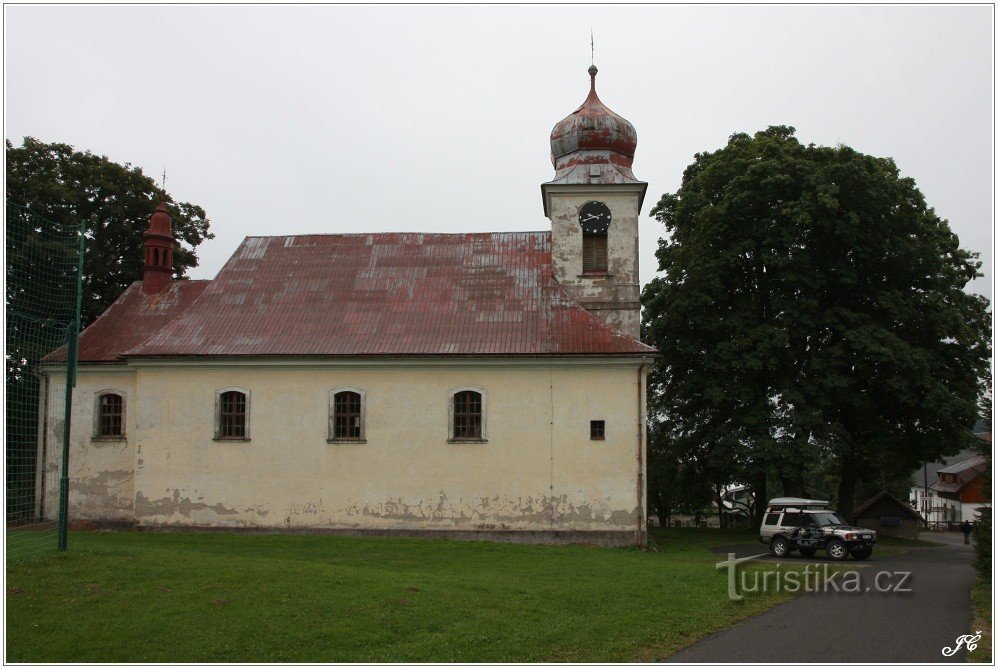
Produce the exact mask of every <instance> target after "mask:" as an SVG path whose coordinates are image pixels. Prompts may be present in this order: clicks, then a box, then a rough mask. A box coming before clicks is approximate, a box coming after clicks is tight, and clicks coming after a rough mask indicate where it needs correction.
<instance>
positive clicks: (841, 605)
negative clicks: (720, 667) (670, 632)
mask: <svg viewBox="0 0 998 669" xmlns="http://www.w3.org/2000/svg"><path fill="white" fill-rule="evenodd" d="M923 538H930V539H931V540H933V541H945V542H946V544H947V545H946V546H933V547H920V548H911V549H906V552H904V553H903V554H900V555H889V556H878V555H877V553H876V551H874V554H873V556H872V557H871V558H870V559H868V560H865V561H863V562H858V561H855V560H852V559H850V560H848V561H846V562H844V563H834V564H836V565H838V566H842V567H844V568H845V569H846V570H847V571H846V572H844V573H841V574H839V575H838V576H836V577H835V578H833V579H832V581H831V582H832V583H838V585H839V587H840V590H838V591H836V589H835V588H833V587H831V586H830V585H829V586H826V587H818V588H813V587H812V591H809V592H806V593H804V594H801V595H800V596H798V597H795V598H794V599H792V600H790V601H788V602H786V603H784V604H780V605H778V606H775V607H773V608H772V609H769V610H768V611H766V612H764V613H761V614H759V615H758V616H755V617H753V618H750V619H748V620H746V621H745V622H742V623H740V624H738V625H736V626H734V627H732V628H729V629H727V630H724V631H721V632H718V633H716V634H713V635H711V636H709V637H707V638H705V639H703V640H701V641H699V642H697V643H695V644H693V645H692V646H689V647H687V648H685V649H684V650H681V651H679V652H678V653H676V654H675V655H673V656H672V657H670V658H668V659H667V660H665V661H667V662H710V663H729V662H793V663H796V662H834V663H841V662H962V661H964V660H965V658H966V650H965V649H964V648H961V649H960V650H959V651H958V652H956V653H955V654H953V655H951V656H948V657H947V656H945V655H943V653H942V650H943V649H944V648H947V647H949V648H952V647H953V646H954V645H955V642H956V639H957V637H959V636H961V635H964V634H967V633H969V632H972V631H973V630H971V629H970V625H971V622H972V615H971V608H970V589H971V587H972V586H973V584H974V579H975V572H974V569H973V566H972V562H973V560H974V552H973V547H972V546H964V545H963V536H962V535H960V534H957V533H932V535H930V536H926V535H923ZM765 548H766V547H765V546H763V545H762V544H756V545H740V546H726V547H721V548H719V549H717V550H716V551H715V552H718V553H719V555H718V560H719V561H721V560H724V559H725V558H726V557H727V554H728V553H735V554H736V555H738V556H739V557H747V556H750V555H756V554H758V553H762V552H763V551H764V550H765ZM794 555H795V557H793V558H788V559H786V560H782V561H780V562H781V563H783V564H789V563H794V565H795V566H801V565H804V564H811V565H814V566H813V569H816V570H818V569H822V568H823V567H822V565H823V563H825V562H826V561H825V560H821V559H817V558H820V557H822V555H823V553H819V555H818V556H817V558H816V559H813V560H806V559H804V558H801V557H799V556H796V555H797V554H794ZM761 560H763V561H766V562H768V563H772V562H775V559H772V558H768V557H764V558H761ZM829 564H831V563H829ZM905 573H908V576H904V574H905ZM815 580H817V579H815ZM747 584H748V586H749V587H750V588H751V587H753V585H754V583H753V581H752V580H751V579H750V580H749V581H748V582H747ZM812 585H813V583H812ZM846 588H848V591H846V590H845V589H846ZM748 596H751V595H748Z"/></svg>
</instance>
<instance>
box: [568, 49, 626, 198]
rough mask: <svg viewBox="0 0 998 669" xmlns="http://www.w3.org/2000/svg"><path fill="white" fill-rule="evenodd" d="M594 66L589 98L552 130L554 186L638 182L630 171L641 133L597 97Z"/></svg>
mask: <svg viewBox="0 0 998 669" xmlns="http://www.w3.org/2000/svg"><path fill="white" fill-rule="evenodd" d="M597 72H598V70H597V69H596V66H595V65H592V66H590V68H589V78H590V88H589V97H587V98H586V101H585V102H583V103H582V106H580V107H579V108H578V109H576V110H575V111H574V112H572V113H571V114H569V115H568V116H567V117H566V118H565V119H563V120H561V121H559V122H558V124H557V125H555V127H554V130H552V131H551V162H552V163H553V164H554V169H555V172H556V174H555V178H554V181H553V182H551V183H604V184H609V183H638V181H637V179H636V178H635V177H634V174H633V172H631V164H632V163H633V162H634V150H635V149H636V148H637V145H638V133H637V132H636V131H635V130H634V126H633V125H631V122H630V121H628V120H627V119H625V118H624V117H623V116H620V115H619V114H616V113H614V112H613V111H611V110H610V108H609V107H607V106H606V105H604V104H603V103H602V102H601V101H600V99H599V96H597V95H596V73H597Z"/></svg>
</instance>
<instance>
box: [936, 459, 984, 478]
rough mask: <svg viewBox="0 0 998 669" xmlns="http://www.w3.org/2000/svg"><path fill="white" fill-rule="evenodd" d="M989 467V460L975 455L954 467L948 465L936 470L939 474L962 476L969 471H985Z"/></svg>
mask: <svg viewBox="0 0 998 669" xmlns="http://www.w3.org/2000/svg"><path fill="white" fill-rule="evenodd" d="M987 466H988V459H987V458H986V457H985V456H983V455H975V456H973V457H970V458H967V459H966V460H961V461H960V462H957V463H955V464H952V465H947V466H946V467H942V468H940V469H937V470H936V473H937V474H961V473H963V472H966V471H968V470H971V469H973V470H975V471H983V470H984V469H986V468H987Z"/></svg>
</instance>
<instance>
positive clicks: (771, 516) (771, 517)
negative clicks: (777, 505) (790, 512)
mask: <svg viewBox="0 0 998 669" xmlns="http://www.w3.org/2000/svg"><path fill="white" fill-rule="evenodd" d="M779 521H780V514H778V513H767V514H766V521H765V522H764V523H763V524H764V525H776V523H778V522H779Z"/></svg>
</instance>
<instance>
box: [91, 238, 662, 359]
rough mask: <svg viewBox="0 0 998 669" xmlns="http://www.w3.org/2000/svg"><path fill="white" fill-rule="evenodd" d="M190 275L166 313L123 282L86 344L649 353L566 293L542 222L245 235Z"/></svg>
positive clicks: (217, 349)
mask: <svg viewBox="0 0 998 669" xmlns="http://www.w3.org/2000/svg"><path fill="white" fill-rule="evenodd" d="M183 283H189V284H192V285H193V284H194V282H178V283H176V284H174V286H173V287H171V289H170V290H171V291H173V290H178V289H177V286H179V285H182V284H183ZM197 283H198V284H203V286H201V287H200V290H199V291H198V293H199V294H198V295H197V296H196V299H193V300H192V301H190V302H189V303H187V304H186V305H185V304H182V302H184V298H186V297H189V296H193V293H187V292H184V291H183V290H182V289H180V292H179V293H178V294H177V295H176V297H175V298H174V303H175V304H176V307H175V308H174V310H173V311H171V312H169V317H166V318H163V317H162V316H163V315H164V314H165V313H166V312H165V310H163V309H161V311H155V310H154V309H151V305H152V303H151V302H147V300H148V298H145V297H144V296H141V295H136V294H135V293H136V292H138V293H140V291H139V289H138V287H137V286H136V285H133V286H132V287H131V288H129V290H128V291H126V294H125V295H123V296H122V297H121V298H120V299H119V300H118V302H116V303H115V304H114V305H113V306H112V308H111V309H109V310H108V312H107V313H106V314H105V315H104V316H102V317H101V319H98V321H95V323H94V324H93V325H91V327H90V328H88V329H87V332H86V333H85V338H87V340H88V347H92V349H93V350H96V351H100V354H101V356H103V357H101V358H100V359H108V358H110V359H114V356H242V355H253V356H283V355H319V356H327V355H334V356H340V355H406V356H408V355H544V354H553V355H592V354H600V355H640V354H650V353H654V352H655V349H653V348H652V347H650V346H646V345H645V344H642V343H641V342H639V341H637V340H635V339H632V338H631V337H628V336H627V335H624V334H622V333H621V332H619V331H617V330H615V329H614V328H612V327H610V326H608V325H606V324H605V323H604V322H603V321H601V320H600V319H599V318H598V317H597V316H595V315H593V314H591V313H590V312H588V311H586V310H585V309H583V308H582V307H581V306H580V305H579V304H578V303H576V302H575V301H573V300H572V299H571V298H569V297H568V296H567V294H566V293H565V291H564V290H563V289H562V287H561V286H560V284H558V282H557V281H556V280H555V279H554V278H553V276H552V273H551V235H550V233H549V232H509V233H467V234H416V233H377V234H353V235H300V236H275V237H247V238H246V239H245V240H244V241H243V242H242V244H241V245H240V246H239V248H238V249H237V250H236V252H235V253H234V254H233V255H232V257H231V258H230V259H229V260H228V262H227V263H226V264H225V266H224V267H223V268H222V270H221V271H220V272H219V274H218V276H217V277H216V278H215V279H214V280H212V281H210V282H197ZM168 301H169V300H164V303H165V302H168ZM162 306H163V305H161V307H162ZM183 306H186V308H181V307H183ZM150 318H155V322H152V321H151V320H150ZM101 320H104V321H105V323H103V324H102V323H101ZM133 320H136V321H141V323H132V322H131V321H133ZM107 321H110V322H107ZM92 328H97V329H98V333H99V334H98V333H91V332H90V330H91V329H92ZM94 339H99V340H101V341H100V344H99V345H98V344H97V343H96V342H94V343H91V340H94ZM81 350H82V349H81ZM87 350H88V351H90V350H91V348H88V349H87ZM91 355H92V354H91ZM93 359H95V358H93V357H91V358H89V359H88V361H90V360H93ZM81 360H83V358H82V357H81Z"/></svg>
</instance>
